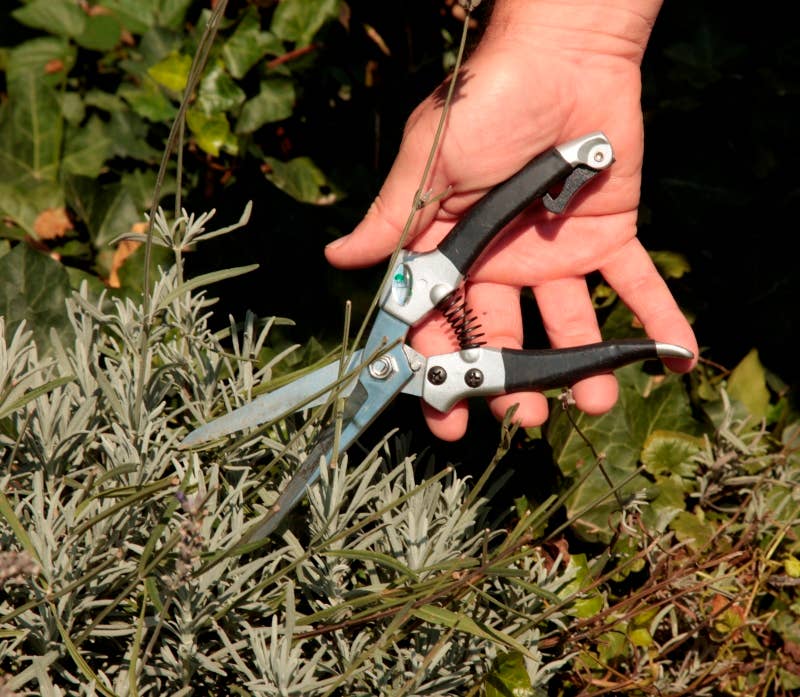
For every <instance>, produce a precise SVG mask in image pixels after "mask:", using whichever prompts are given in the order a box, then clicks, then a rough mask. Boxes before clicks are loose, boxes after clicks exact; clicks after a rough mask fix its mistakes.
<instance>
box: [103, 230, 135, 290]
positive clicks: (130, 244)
mask: <svg viewBox="0 0 800 697" xmlns="http://www.w3.org/2000/svg"><path fill="white" fill-rule="evenodd" d="M140 244H141V242H137V241H136V240H122V242H120V243H119V244H118V245H117V248H116V249H115V250H114V256H113V257H112V259H111V273H110V274H109V275H108V285H109V286H110V287H111V288H119V287H120V285H121V283H120V280H119V275H118V273H117V272H118V271H119V269H120V267H121V266H122V265H123V264H124V263H125V260H126V259H127V258H128V257H129V256H130V255H131V254H133V253H134V252H135V251H136V250H137V249H138V247H139V245H140Z"/></svg>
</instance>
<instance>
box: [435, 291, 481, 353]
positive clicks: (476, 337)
mask: <svg viewBox="0 0 800 697" xmlns="http://www.w3.org/2000/svg"><path fill="white" fill-rule="evenodd" d="M436 308H437V309H438V310H439V312H441V313H442V315H443V316H444V318H445V319H446V320H447V323H448V324H449V325H450V326H451V327H452V328H453V332H455V335H456V340H457V341H458V346H459V349H460V350H462V351H464V350H466V349H471V348H478V346H483V345H484V344H485V343H486V342H485V341H481V340H480V339H481V337H482V336H483V335H484V334H483V332H481V331H480V329H481V325H480V323H479V322H478V317H477V315H475V313H474V312H473V311H472V310H471V309H470V308H469V306H468V305H467V301H466V298H465V297H464V291H463V290H461V289H459V290H456V291H453V292H452V293H450V295H448V296H447V297H446V298H444V299H443V300H441V301H440V302H439V304H438V305H437V306H436Z"/></svg>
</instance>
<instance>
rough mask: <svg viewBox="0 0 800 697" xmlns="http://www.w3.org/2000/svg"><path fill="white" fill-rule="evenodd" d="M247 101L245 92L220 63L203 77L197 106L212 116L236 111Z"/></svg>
mask: <svg viewBox="0 0 800 697" xmlns="http://www.w3.org/2000/svg"><path fill="white" fill-rule="evenodd" d="M245 99H247V95H246V94H245V93H244V90H243V89H242V88H241V87H239V85H237V84H236V83H235V82H234V81H233V79H232V78H231V76H230V75H229V74H228V71H227V70H225V66H224V64H223V63H222V62H221V61H220V62H217V63H215V64H214V65H213V66H212V67H211V69H210V70H208V72H207V73H206V74H205V75H204V76H203V79H202V81H201V82H200V88H199V90H198V94H197V105H198V107H199V108H200V109H202V110H203V113H205V114H206V115H208V116H210V115H212V114H215V113H220V112H225V111H230V110H232V109H235V108H237V107H238V106H239V105H240V104H242V103H243V102H244V100H245Z"/></svg>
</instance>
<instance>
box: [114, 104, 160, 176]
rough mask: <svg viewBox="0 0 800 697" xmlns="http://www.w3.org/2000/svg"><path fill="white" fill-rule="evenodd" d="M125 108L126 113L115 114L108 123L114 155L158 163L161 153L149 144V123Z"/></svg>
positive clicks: (118, 112)
mask: <svg viewBox="0 0 800 697" xmlns="http://www.w3.org/2000/svg"><path fill="white" fill-rule="evenodd" d="M124 108H125V111H117V112H113V113H112V114H111V120H110V121H109V123H108V136H109V138H111V149H112V152H113V154H114V155H116V156H118V157H131V158H133V159H135V160H141V161H143V162H158V159H159V157H160V156H161V153H160V152H159V151H158V150H156V149H155V148H154V147H152V146H151V145H149V144H148V142H147V134H148V126H147V123H146V122H145V121H144V119H143V118H142V117H141V116H139V115H138V114H135V113H134V112H132V111H129V110H128V109H127V107H124Z"/></svg>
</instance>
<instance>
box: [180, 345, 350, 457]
mask: <svg viewBox="0 0 800 697" xmlns="http://www.w3.org/2000/svg"><path fill="white" fill-rule="evenodd" d="M362 355H363V351H356V352H355V353H354V354H353V356H352V358H351V360H350V363H349V365H348V371H349V370H350V369H351V367H356V366H358V365H359V364H360V363H361V357H362ZM340 370H341V363H340V362H339V361H334V362H333V363H329V364H328V365H325V366H322V367H321V368H318V369H317V370H315V371H313V372H311V373H308V374H307V375H303V376H302V377H300V378H297V380H293V381H292V382H290V383H288V384H286V385H284V386H283V387H279V388H278V389H276V390H273V391H272V392H267V393H266V394H263V395H261V396H259V397H256V399H254V400H253V401H252V402H249V403H248V404H245V405H243V406H241V407H239V408H238V409H234V410H233V411H231V412H228V413H227V414H225V415H223V416H220V417H219V418H217V419H214V420H213V421H209V422H208V423H207V424H204V425H203V426H200V427H199V428H197V429H195V430H194V431H192V432H191V433H190V434H189V435H188V436H186V438H184V439H183V441H182V442H181V443H180V445H179V446H178V447H180V448H181V449H184V448H191V447H194V446H197V445H200V444H202V443H207V442H209V441H212V440H216V439H217V438H222V437H223V436H227V435H229V434H231V433H236V432H237V431H243V430H244V429H246V428H253V427H255V426H260V425H261V424H264V423H267V422H268V421H271V420H273V419H277V418H279V417H281V416H283V415H285V414H289V413H291V412H293V411H297V410H298V409H306V408H312V407H315V406H319V405H320V404H324V403H325V402H326V401H327V400H328V398H329V397H330V394H331V390H332V389H333V386H334V385H336V383H337V381H338V380H339V373H340ZM345 372H347V371H345ZM357 381H358V375H357V374H356V375H354V376H353V377H352V378H351V379H350V380H349V381H347V382H346V383H344V384H343V385H339V386H337V387H336V389H337V391H338V392H339V394H340V396H342V397H347V396H348V395H349V394H350V393H351V392H352V390H353V388H354V387H355V385H356V383H357ZM309 397H313V399H310V400H309Z"/></svg>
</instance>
